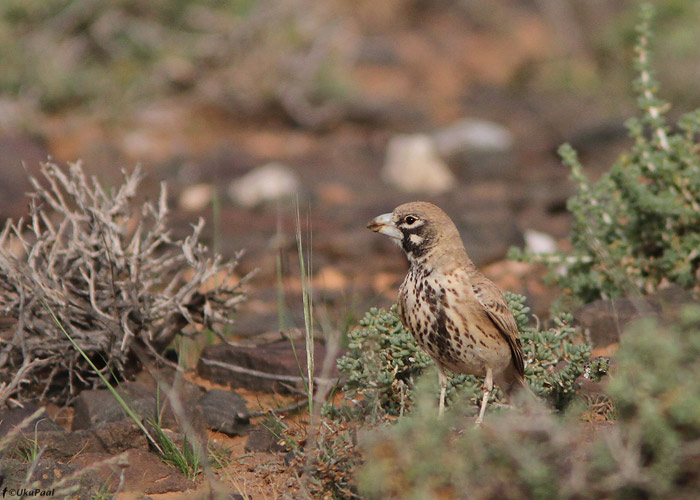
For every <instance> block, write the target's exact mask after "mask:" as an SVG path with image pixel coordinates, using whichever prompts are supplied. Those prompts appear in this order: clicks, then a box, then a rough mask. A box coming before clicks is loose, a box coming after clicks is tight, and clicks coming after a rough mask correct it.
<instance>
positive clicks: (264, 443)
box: [245, 427, 288, 453]
mask: <svg viewBox="0 0 700 500" xmlns="http://www.w3.org/2000/svg"><path fill="white" fill-rule="evenodd" d="M279 440H280V437H279V436H276V435H275V434H273V433H272V431H270V429H268V428H267V427H257V428H255V429H253V430H251V431H250V436H248V440H247V441H246V443H245V451H247V452H251V451H263V452H267V453H276V452H286V451H288V450H287V448H286V447H285V446H283V445H281V444H280V443H279Z"/></svg>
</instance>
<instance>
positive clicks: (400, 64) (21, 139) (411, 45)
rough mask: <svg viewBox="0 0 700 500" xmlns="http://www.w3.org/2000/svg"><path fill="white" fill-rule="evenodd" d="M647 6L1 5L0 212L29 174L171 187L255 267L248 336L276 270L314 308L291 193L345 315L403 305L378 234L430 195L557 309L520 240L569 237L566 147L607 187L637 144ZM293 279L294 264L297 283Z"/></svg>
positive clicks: (676, 1)
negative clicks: (631, 128)
mask: <svg viewBox="0 0 700 500" xmlns="http://www.w3.org/2000/svg"><path fill="white" fill-rule="evenodd" d="M654 3H655V4H656V5H657V16H656V18H655V26H654V32H655V39H654V41H653V43H652V47H653V53H654V67H655V69H656V76H657V78H658V79H659V81H660V82H661V89H662V90H661V95H662V96H663V97H664V98H665V99H666V100H669V101H670V102H672V103H673V108H672V109H671V110H670V111H669V113H670V115H671V117H675V116H678V115H679V114H681V113H682V112H684V111H689V110H691V109H694V108H697V107H698V106H700V85H698V81H699V77H700V43H699V42H700V30H699V29H698V26H700V3H698V2H688V1H685V0H658V1H657V2H654ZM638 7H639V2H635V1H628V0H587V1H585V2H582V1H574V0H492V1H490V2H482V1H479V0H379V1H377V0H375V1H368V0H325V1H322V2H319V1H314V0H150V1H148V2H143V1H139V0H113V1H109V2H107V1H99V0H2V1H1V2H0V68H1V70H0V173H1V174H2V182H0V216H2V217H3V218H4V217H18V216H21V215H23V214H24V213H26V210H27V208H26V207H27V200H26V198H25V196H24V193H25V191H27V189H28V183H27V181H26V173H25V171H24V170H23V169H22V165H23V164H24V165H25V166H26V168H27V169H28V170H29V171H30V172H36V170H37V166H38V164H39V162H40V161H45V160H46V159H47V158H49V157H51V158H52V159H53V160H55V161H57V162H60V163H65V162H74V161H77V160H81V161H82V162H83V164H84V167H85V169H86V170H87V171H88V172H90V173H92V174H95V175H98V176H99V177H100V178H101V179H103V180H104V181H105V182H107V183H108V184H109V183H114V184H117V183H118V182H119V181H120V179H121V174H120V169H127V170H131V169H133V167H134V166H135V165H136V164H137V163H140V164H142V165H143V166H144V169H145V171H146V173H147V177H146V180H145V181H144V185H143V193H142V194H143V196H149V197H154V196H155V195H156V194H157V189H158V185H159V184H160V182H161V181H166V182H167V184H168V189H169V197H170V200H169V201H170V207H171V209H172V220H173V222H174V224H175V227H176V230H179V229H177V228H180V229H181V230H182V233H183V234H185V233H186V232H189V224H191V223H193V222H195V221H196V219H197V218H198V217H200V216H201V217H204V218H205V219H206V221H207V226H206V228H207V239H208V241H209V243H210V245H211V246H212V247H213V248H214V249H215V250H217V251H220V252H222V253H224V254H225V255H232V254H233V253H234V252H235V251H236V250H238V249H245V250H246V255H245V257H244V258H243V259H242V262H241V275H243V274H244V273H246V272H247V271H249V270H251V269H254V268H259V269H260V273H259V274H258V276H257V277H256V278H255V279H254V280H253V281H252V283H251V294H250V301H249V302H248V304H247V305H246V308H245V309H244V310H243V311H242V313H241V317H240V319H239V332H238V333H239V334H240V335H253V334H257V333H263V332H266V331H271V330H275V329H276V328H277V327H278V325H279V321H278V319H279V318H278V316H279V305H278V302H277V299H278V293H279V290H280V288H279V286H278V274H281V275H282V277H283V278H284V290H285V293H286V295H287V298H286V301H287V304H289V308H290V311H291V312H290V316H289V317H290V321H291V322H292V323H293V322H294V319H295V318H297V320H298V319H299V318H300V317H301V315H300V313H298V312H295V311H294V309H295V308H300V307H301V300H300V299H299V298H298V295H299V294H300V291H301V286H300V283H299V279H298V276H299V274H298V270H297V267H295V264H296V263H298V257H297V255H296V246H295V241H294V231H295V230H294V199H295V198H296V197H297V196H298V200H299V206H300V210H301V213H302V220H303V223H302V226H303V231H304V233H305V234H306V235H307V241H308V242H309V243H311V248H312V264H313V271H314V275H315V278H314V289H315V293H316V294H317V298H318V299H319V300H320V301H321V303H323V304H325V305H327V306H328V308H329V309H328V310H329V311H330V312H331V315H332V317H333V321H334V324H339V325H342V324H343V323H345V324H350V323H352V322H353V320H354V319H355V318H357V317H359V316H361V315H362V314H363V312H364V311H365V310H366V308H367V307H368V306H370V305H387V304H390V303H392V302H393V300H394V299H395V294H396V288H397V286H398V284H399V283H400V280H401V279H402V276H403V273H404V272H405V269H406V263H405V261H404V259H403V257H402V255H401V254H400V253H399V251H398V250H397V249H395V248H393V247H392V246H391V244H390V242H387V241H385V240H386V239H385V238H380V237H377V236H376V235H374V234H372V233H370V232H369V231H367V230H366V229H365V224H366V222H367V221H368V220H369V219H370V218H372V217H374V216H376V215H378V214H380V213H384V212H388V211H391V210H392V209H393V208H394V207H395V206H396V205H398V204H400V203H403V202H406V201H411V200H415V199H426V200H430V201H433V202H435V203H437V204H438V205H440V206H442V207H443V208H444V209H445V210H446V211H447V212H448V213H449V214H450V215H451V216H452V217H453V219H454V220H455V222H456V223H457V224H458V226H459V228H460V230H461V232H462V236H463V238H464V240H465V244H466V247H467V250H468V252H469V253H470V255H471V256H472V257H473V259H474V260H475V261H476V262H477V265H480V266H482V267H484V269H485V271H486V273H487V274H488V275H489V276H491V277H492V278H494V279H495V280H496V281H497V282H498V283H499V285H501V286H502V287H503V288H505V289H508V290H512V291H514V292H519V293H525V294H526V295H528V297H529V299H530V301H531V302H532V304H531V305H532V306H533V307H534V309H535V311H536V312H540V311H545V310H546V309H547V307H548V304H549V302H550V301H551V299H552V298H553V295H555V294H556V291H553V290H551V289H548V288H547V287H546V286H545V285H543V284H542V283H541V279H540V278H541V276H542V272H541V270H538V269H537V268H535V267H532V266H530V265H526V264H515V263H512V262H506V261H504V257H505V254H506V251H507V250H508V248H509V247H510V246H512V245H518V246H522V245H524V244H525V243H526V242H527V244H529V245H531V246H534V247H535V248H537V249H542V250H546V249H547V248H551V247H553V246H556V245H559V246H560V247H561V246H563V245H564V246H565V245H566V241H565V237H566V235H567V232H568V228H569V217H568V215H567V212H566V199H567V197H568V196H570V195H571V194H572V192H573V185H572V184H571V183H569V181H568V174H569V173H568V170H567V169H566V168H565V167H564V166H562V165H561V163H560V161H559V159H558V157H557V154H556V149H557V147H558V146H559V145H560V144H562V143H563V142H570V143H572V145H573V146H574V147H575V148H576V149H577V150H578V151H579V153H580V155H581V159H582V161H583V163H584V166H585V167H586V169H587V173H588V174H589V175H590V176H591V177H592V178H597V177H598V176H599V175H600V173H602V172H604V171H606V170H607V169H608V168H609V166H610V165H611V164H612V162H614V161H615V158H616V156H617V155H618V154H619V153H620V152H621V151H622V150H623V149H624V148H625V146H626V145H627V143H626V141H627V132H626V129H625V127H624V122H625V120H626V119H627V118H628V117H630V116H633V115H634V114H635V113H636V111H635V101H634V94H633V90H632V89H633V87H632V82H633V80H634V78H636V76H635V73H634V68H633V53H632V45H633V43H634V39H635V32H634V27H635V25H636V23H637V20H638V14H639V8H638ZM278 271H279V273H278Z"/></svg>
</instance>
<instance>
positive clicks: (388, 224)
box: [367, 214, 403, 240]
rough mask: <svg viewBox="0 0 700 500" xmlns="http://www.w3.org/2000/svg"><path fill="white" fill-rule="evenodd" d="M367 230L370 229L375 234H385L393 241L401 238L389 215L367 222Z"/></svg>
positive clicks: (401, 235)
mask: <svg viewBox="0 0 700 500" xmlns="http://www.w3.org/2000/svg"><path fill="white" fill-rule="evenodd" d="M367 229H371V230H372V231H374V232H375V233H382V234H385V235H387V236H388V237H389V238H391V239H393V240H401V239H402V238H403V234H402V233H401V231H400V230H399V228H398V227H396V224H394V221H393V220H391V214H382V215H379V216H377V217H375V218H374V219H372V220H371V221H369V224H367Z"/></svg>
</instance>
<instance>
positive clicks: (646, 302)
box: [574, 298, 661, 348]
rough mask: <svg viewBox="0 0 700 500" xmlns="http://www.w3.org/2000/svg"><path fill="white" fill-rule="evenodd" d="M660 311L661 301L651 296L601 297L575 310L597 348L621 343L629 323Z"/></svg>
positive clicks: (579, 322) (577, 318) (577, 320)
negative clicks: (633, 297) (624, 330)
mask: <svg viewBox="0 0 700 500" xmlns="http://www.w3.org/2000/svg"><path fill="white" fill-rule="evenodd" d="M660 313H661V307H660V306H659V304H658V301H656V300H653V299H651V298H635V299H611V300H607V299H601V300H596V301H594V302H591V303H590V304H586V305H585V306H583V307H580V308H579V309H577V310H576V311H574V321H575V323H576V324H578V325H579V326H581V328H582V329H583V331H584V333H585V334H586V335H587V336H588V338H590V341H591V344H592V345H593V347H594V348H595V347H605V346H608V345H610V344H614V343H616V342H619V341H620V335H621V333H622V330H623V329H624V327H625V325H626V324H627V323H629V322H630V321H632V320H633V319H638V318H642V317H648V316H658V315H659V314H660Z"/></svg>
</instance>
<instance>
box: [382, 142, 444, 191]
mask: <svg viewBox="0 0 700 500" xmlns="http://www.w3.org/2000/svg"><path fill="white" fill-rule="evenodd" d="M382 179H384V181H385V182H387V183H388V184H390V185H392V186H394V187H396V188H398V189H400V190H401V191H404V192H407V193H424V194H428V195H437V194H440V193H444V192H446V191H448V190H450V189H451V188H452V187H454V185H455V177H454V175H453V174H452V172H451V171H450V169H449V168H448V167H447V165H446V164H445V163H444V162H443V161H442V160H441V159H440V157H439V156H438V154H437V151H436V149H435V144H434V142H433V140H432V139H431V138H430V137H429V136H427V135H424V134H412V135H396V136H394V137H392V138H391V140H390V141H389V144H388V146H387V151H386V161H385V163H384V168H383V169H382Z"/></svg>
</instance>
